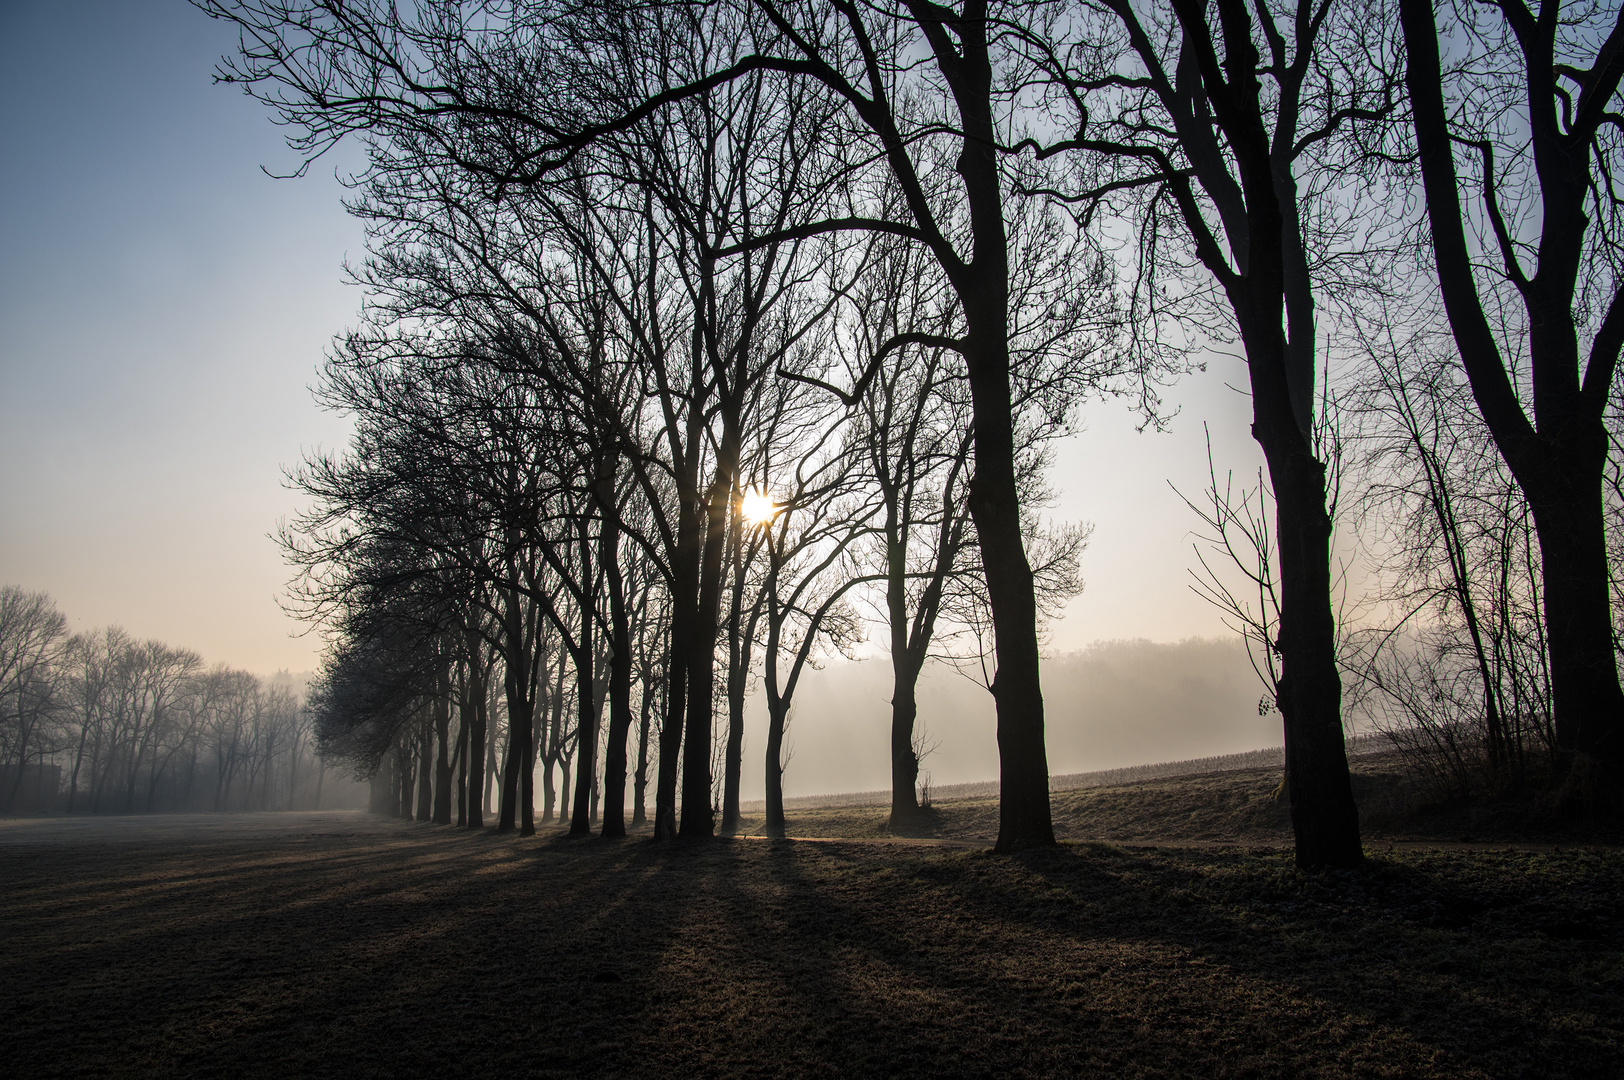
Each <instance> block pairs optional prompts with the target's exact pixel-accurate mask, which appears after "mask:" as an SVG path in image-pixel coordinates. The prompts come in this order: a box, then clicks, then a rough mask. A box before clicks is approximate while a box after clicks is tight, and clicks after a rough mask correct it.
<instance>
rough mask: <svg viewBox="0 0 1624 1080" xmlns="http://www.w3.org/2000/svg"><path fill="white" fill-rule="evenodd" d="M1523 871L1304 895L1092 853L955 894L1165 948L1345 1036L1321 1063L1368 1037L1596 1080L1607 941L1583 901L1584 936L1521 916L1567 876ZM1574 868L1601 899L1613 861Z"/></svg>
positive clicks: (1415, 864) (1282, 864)
mask: <svg viewBox="0 0 1624 1080" xmlns="http://www.w3.org/2000/svg"><path fill="white" fill-rule="evenodd" d="M1440 858H1441V859H1442V863H1440ZM1529 858H1530V857H1528V856H1520V855H1512V854H1504V855H1502V854H1497V853H1472V854H1471V855H1469V856H1464V857H1461V856H1455V857H1450V856H1443V857H1439V856H1420V855H1417V856H1409V857H1406V858H1404V859H1401V860H1391V859H1390V860H1382V859H1377V860H1373V862H1372V864H1371V866H1370V867H1369V868H1368V869H1367V870H1365V871H1360V872H1356V873H1345V874H1340V875H1338V874H1325V875H1319V876H1317V877H1311V876H1306V875H1302V874H1299V873H1298V872H1297V871H1296V870H1295V869H1294V868H1293V867H1292V866H1291V864H1290V857H1289V855H1285V854H1280V853H1273V852H1267V853H1264V852H1257V853H1251V854H1248V853H1245V852H1239V851H1226V852H1213V851H1203V852H1200V853H1192V852H1176V851H1161V852H1155V853H1151V852H1123V851H1120V850H1116V849H1112V848H1109V847H1104V846H1096V847H1093V848H1091V849H1084V850H1082V851H1080V852H1067V851H1058V852H1032V853H1028V854H1026V855H1023V856H1020V857H1018V858H1017V859H1015V860H1011V862H1010V864H1009V865H1008V871H1007V874H1006V875H1003V876H1005V877H1007V878H1008V879H1009V880H1008V883H1007V884H1005V885H1003V887H1002V888H996V887H988V886H987V885H986V884H985V883H983V884H982V885H981V886H980V887H977V886H975V885H971V886H969V887H967V888H966V889H965V892H966V894H967V899H969V900H970V901H971V902H973V903H975V904H976V905H977V906H978V908H979V909H980V910H981V911H983V912H984V914H985V916H986V917H988V918H996V917H1002V918H1006V919H1012V920H1017V921H1020V922H1022V923H1024V924H1025V925H1027V926H1030V927H1033V928H1034V929H1039V930H1049V931H1051V932H1054V933H1058V934H1063V935H1077V934H1090V933H1100V932H1106V933H1109V934H1110V935H1111V936H1113V937H1115V938H1117V939H1118V940H1123V941H1137V942H1143V943H1147V944H1155V945H1161V946H1171V947H1173V948H1174V949H1176V950H1179V951H1181V952H1183V953H1185V954H1187V955H1188V956H1190V957H1193V958H1197V959H1200V960H1202V961H1203V962H1205V963H1206V964H1209V965H1218V966H1220V967H1221V968H1222V969H1223V970H1225V971H1227V972H1229V973H1231V974H1233V975H1234V976H1237V977H1240V978H1249V979H1256V980H1263V981H1267V982H1269V983H1271V984H1273V985H1275V986H1277V987H1279V988H1281V989H1283V990H1284V991H1286V992H1287V993H1288V994H1289V995H1290V996H1292V997H1295V998H1297V999H1300V1000H1304V1001H1318V1002H1324V1003H1325V1004H1326V1005H1327V1006H1329V1008H1330V1009H1331V1010H1332V1011H1333V1012H1335V1013H1337V1014H1340V1015H1341V1016H1343V1017H1345V1018H1346V1025H1345V1026H1346V1027H1347V1030H1345V1031H1335V1032H1330V1033H1328V1034H1331V1035H1333V1036H1335V1038H1336V1041H1337V1044H1338V1045H1336V1046H1327V1047H1326V1050H1327V1051H1333V1050H1334V1051H1336V1052H1339V1053H1342V1054H1344V1055H1346V1054H1349V1053H1354V1052H1356V1050H1357V1043H1358V1042H1359V1041H1360V1040H1361V1038H1363V1036H1361V1035H1360V1034H1359V1033H1360V1032H1361V1031H1369V1030H1375V1029H1382V1028H1385V1029H1387V1030H1389V1031H1392V1032H1396V1033H1401V1034H1403V1035H1404V1036H1407V1037H1408V1038H1409V1039H1411V1040H1414V1041H1415V1042H1416V1043H1418V1044H1421V1045H1423V1046H1427V1047H1433V1048H1436V1049H1438V1050H1440V1051H1443V1052H1445V1053H1446V1054H1447V1055H1448V1058H1447V1059H1445V1061H1447V1060H1449V1059H1453V1067H1456V1068H1461V1067H1464V1068H1467V1069H1473V1068H1477V1069H1484V1070H1487V1071H1489V1072H1491V1073H1495V1074H1501V1073H1505V1072H1508V1071H1510V1072H1518V1071H1521V1070H1522V1069H1524V1068H1532V1069H1534V1070H1535V1071H1537V1072H1538V1073H1539V1074H1541V1075H1546V1076H1558V1075H1575V1076H1581V1075H1606V1074H1607V1073H1608V1071H1609V1070H1610V1069H1611V1068H1613V1067H1615V1066H1616V1054H1617V1046H1618V1041H1619V1038H1620V1035H1621V1034H1624V1024H1621V1023H1620V1011H1619V1007H1618V1006H1619V999H1618V997H1617V994H1616V992H1612V991H1604V992H1603V993H1601V994H1597V993H1594V992H1593V991H1594V990H1596V989H1598V987H1594V986H1586V985H1585V983H1586V982H1587V980H1588V979H1591V978H1594V977H1595V976H1596V975H1597V974H1598V973H1603V972H1607V971H1609V970H1610V971H1611V972H1612V975H1613V978H1614V981H1615V983H1616V982H1617V976H1619V975H1621V974H1624V970H1620V962H1621V958H1624V954H1621V953H1620V951H1619V949H1618V940H1617V924H1616V922H1614V923H1613V924H1611V927H1610V928H1609V925H1608V923H1607V922H1606V919H1605V917H1603V916H1601V915H1598V911H1597V905H1596V904H1590V905H1588V907H1587V906H1586V905H1585V904H1584V903H1583V902H1582V900H1581V902H1579V903H1578V904H1577V905H1575V904H1573V903H1569V904H1568V905H1567V906H1568V907H1570V908H1571V907H1574V906H1578V907H1579V908H1580V909H1581V910H1584V911H1588V914H1587V916H1586V917H1587V918H1588V919H1589V921H1588V922H1581V923H1578V924H1573V923H1563V922H1562V921H1561V920H1560V919H1557V920H1554V921H1553V920H1552V919H1550V918H1548V917H1546V916H1544V915H1541V914H1540V911H1541V910H1542V909H1546V908H1548V907H1549V904H1548V902H1546V901H1544V900H1543V899H1542V898H1539V897H1534V898H1533V899H1534V903H1533V910H1532V914H1531V913H1530V911H1529V910H1528V905H1527V903H1526V901H1528V900H1529V899H1530V894H1531V893H1534V892H1538V891H1541V890H1542V889H1543V888H1545V887H1546V886H1552V885H1558V884H1561V885H1563V886H1566V887H1569V888H1570V891H1571V888H1572V887H1573V886H1574V885H1575V882H1574V881H1573V877H1574V875H1575V872H1576V871H1579V870H1580V868H1579V867H1578V866H1576V865H1572V864H1571V863H1570V864H1569V865H1565V866H1563V867H1561V868H1557V869H1556V870H1555V872H1554V873H1546V874H1544V875H1543V879H1541V880H1530V879H1528V878H1527V877H1526V876H1525V872H1526V871H1527V868H1528V860H1529ZM1535 858H1536V861H1537V857H1535ZM1574 858H1579V859H1581V861H1583V858H1588V859H1589V861H1590V863H1591V866H1590V869H1591V870H1592V871H1594V872H1595V875H1596V878H1597V880H1595V881H1591V882H1589V883H1588V884H1585V883H1580V886H1579V887H1578V889H1577V892H1578V893H1581V894H1584V893H1588V894H1590V895H1592V896H1596V897H1606V896H1611V897H1614V898H1615V899H1616V897H1617V896H1618V895H1619V888H1618V886H1619V884H1620V883H1621V882H1620V877H1621V875H1620V873H1619V869H1620V865H1621V861H1620V860H1619V858H1618V857H1617V856H1613V857H1612V858H1611V862H1610V863H1609V862H1608V861H1607V857H1602V856H1595V857H1579V856H1575V857H1574ZM1598 860H1599V861H1598ZM1579 876H1583V875H1582V873H1581V874H1580V875H1579ZM1535 877H1536V878H1540V875H1538V874H1536V875H1535ZM1012 893H1017V894H1024V896H1021V897H1015V896H1012V895H1011V894H1012ZM1614 911H1615V913H1616V906H1615V908H1614ZM1541 918H1544V919H1545V922H1544V925H1545V926H1546V927H1547V928H1548V929H1553V930H1554V931H1556V932H1557V933H1559V934H1560V932H1562V931H1563V929H1564V928H1567V929H1569V930H1573V929H1575V928H1576V929H1577V930H1578V932H1580V933H1583V934H1587V935H1589V936H1591V937H1592V938H1593V940H1590V941H1588V942H1584V943H1575V942H1571V941H1561V940H1552V939H1551V937H1550V935H1549V934H1547V933H1545V932H1544V931H1542V930H1540V929H1539V926H1540V922H1539V920H1540V919H1541ZM1603 989H1604V988H1603ZM1443 1064H1444V1062H1443V1061H1440V1062H1438V1063H1437V1065H1438V1066H1442V1065H1443Z"/></svg>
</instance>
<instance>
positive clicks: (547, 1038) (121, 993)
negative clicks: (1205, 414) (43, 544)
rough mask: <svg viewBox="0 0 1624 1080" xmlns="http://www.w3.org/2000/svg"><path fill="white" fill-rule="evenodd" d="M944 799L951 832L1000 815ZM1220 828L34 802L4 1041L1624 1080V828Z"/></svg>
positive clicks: (692, 1072)
mask: <svg viewBox="0 0 1624 1080" xmlns="http://www.w3.org/2000/svg"><path fill="white" fill-rule="evenodd" d="M1240 781H1241V782H1243V783H1244V782H1246V781H1245V778H1240ZM1260 782H1262V781H1260ZM1154 783H1164V782H1161V781H1158V782H1154ZM1226 783H1229V782H1221V781H1218V780H1214V781H1212V782H1211V783H1210V784H1209V785H1207V787H1206V788H1200V787H1197V788H1189V787H1186V788H1184V789H1182V790H1186V791H1188V790H1200V791H1202V792H1203V794H1202V799H1204V800H1207V801H1210V800H1212V799H1214V798H1217V797H1218V795H1219V794H1220V792H1221V790H1227V789H1226V788H1225V784H1226ZM1229 786H1230V787H1231V788H1232V787H1233V784H1232V783H1230V784H1229ZM1127 788H1128V789H1132V790H1126V789H1125V790H1124V791H1123V792H1121V793H1119V796H1118V798H1117V803H1118V804H1120V805H1118V806H1117V807H1116V811H1117V812H1115V813H1113V812H1112V811H1111V808H1110V805H1109V801H1110V797H1109V796H1108V795H1104V796H1102V795H1100V794H1099V791H1098V790H1096V791H1091V792H1080V793H1077V794H1078V795H1079V796H1082V795H1088V796H1089V797H1090V798H1091V799H1093V800H1095V804H1094V806H1093V811H1094V813H1095V814H1096V816H1097V817H1099V818H1100V819H1101V820H1102V821H1105V822H1106V823H1107V824H1109V823H1112V822H1116V823H1118V824H1120V822H1121V821H1134V820H1137V821H1139V822H1140V825H1139V827H1140V828H1141V829H1142V831H1146V832H1150V831H1154V830H1152V829H1151V828H1150V825H1149V824H1148V821H1149V819H1148V818H1146V817H1145V816H1144V812H1143V811H1144V807H1145V805H1147V804H1154V803H1160V804H1164V805H1166V804H1169V801H1170V800H1171V807H1170V814H1171V816H1170V820H1172V821H1173V822H1174V823H1178V822H1180V821H1183V822H1186V823H1188V814H1187V813H1186V810H1185V807H1184V806H1183V805H1182V804H1181V803H1179V802H1178V797H1177V796H1176V795H1170V794H1168V792H1167V791H1165V790H1163V789H1157V788H1154V787H1150V786H1147V785H1128V786H1127ZM1247 790H1250V788H1248V789H1247ZM1158 791H1160V792H1161V794H1157V792H1158ZM1231 794H1232V795H1233V794H1234V793H1233V791H1232V792H1231ZM1267 794H1268V792H1267V790H1266V789H1265V790H1263V792H1262V796H1260V797H1266V796H1267ZM1101 799H1104V800H1105V803H1101V802H1100V801H1099V800H1101ZM1247 801H1248V799H1247V798H1243V797H1242V796H1240V795H1234V798H1233V799H1232V800H1231V802H1232V803H1235V804H1236V805H1244V804H1246V803H1247ZM1056 804H1057V813H1059V814H1060V816H1061V817H1062V818H1063V821H1062V824H1063V831H1066V832H1072V833H1075V832H1077V831H1079V829H1078V828H1077V827H1076V822H1075V820H1074V819H1073V818H1072V817H1071V816H1068V815H1070V813H1071V811H1070V810H1067V809H1066V807H1067V806H1069V805H1070V804H1069V803H1067V802H1065V801H1064V800H1063V799H1062V798H1061V797H1058V796H1057V799H1056ZM937 809H938V811H939V814H938V819H937V824H936V826H935V831H937V832H939V833H944V832H945V833H950V832H953V831H954V827H953V822H954V821H956V820H960V819H962V821H979V820H980V819H981V816H984V811H983V810H981V809H977V808H975V807H959V808H956V809H955V808H954V807H952V806H941V807H938V808H937ZM959 811H963V812H962V813H960V812H959ZM1229 812H1230V813H1234V812H1238V811H1234V810H1233V809H1232V810H1231V811H1229ZM1215 813H1216V811H1215ZM847 816H848V817H851V818H853V820H856V819H858V818H861V819H862V820H865V821H867V820H870V819H872V818H873V817H874V814H873V811H872V809H869V810H865V811H863V812H862V813H861V814H855V813H850V814H848V815H847ZM830 820H838V814H836V813H834V812H830ZM944 823H945V824H944ZM817 824H819V822H818V821H816V820H805V821H801V822H799V825H801V826H802V828H800V829H797V828H795V827H794V824H792V831H805V829H804V827H805V826H808V825H817ZM1164 824H1165V822H1164ZM1212 824H1213V823H1212V822H1211V821H1208V822H1207V825H1212ZM1113 827H1114V826H1113ZM1203 827H1205V826H1202V825H1201V823H1200V822H1196V823H1195V824H1193V825H1191V826H1190V830H1191V831H1200V829H1201V828H1203ZM852 831H857V830H856V828H855V826H854V827H853V830H852ZM959 831H961V832H973V831H974V830H973V829H969V828H965V829H961V830H959ZM1208 831H1216V826H1213V828H1210V829H1208ZM1141 839H1143V840H1146V841H1149V840H1155V839H1157V838H1156V837H1150V836H1146V837H1143V838H1141ZM1215 839H1222V838H1221V837H1219V838H1208V839H1207V844H1206V846H1186V845H1180V844H1179V843H1177V842H1176V838H1173V839H1172V840H1170V839H1169V838H1168V837H1167V836H1165V835H1164V836H1162V837H1161V838H1160V843H1161V845H1163V846H1136V845H1135V844H1131V843H1126V842H1122V843H1115V844H1113V843H1099V842H1087V841H1084V842H1075V843H1070V844H1067V845H1064V846H1062V847H1061V848H1060V849H1058V850H1048V851H1039V852H1029V853H1025V854H1022V855H1017V856H1014V857H1003V856H998V855H994V854H992V853H991V852H990V851H987V850H985V848H984V847H983V846H981V845H980V844H977V843H974V842H973V841H967V840H961V841H957V842H955V841H953V840H951V839H949V840H947V841H946V842H943V841H940V840H938V841H935V842H930V841H926V842H922V843H921V842H907V841H896V842H891V841H884V840H874V839H870V840H863V839H845V840H837V841H816V842H814V841H804V840H803V841H768V840H762V839H754V838H740V839H735V840H718V841H713V842H709V843H699V844H686V845H656V844H653V843H651V842H649V841H647V840H646V839H641V838H635V837H634V838H632V839H629V840H625V841H603V840H598V839H592V840H585V841H570V840H567V839H564V838H562V837H559V836H557V835H556V834H554V833H551V832H549V831H548V830H545V829H544V830H543V831H542V833H541V834H540V835H538V836H536V837H533V838H526V839H520V838H518V837H515V836H513V835H511V834H506V835H500V834H497V833H495V832H494V831H492V830H486V831H485V832H483V833H480V834H470V833H468V832H466V831H459V830H456V829H451V828H445V827H436V826H431V825H424V824H416V823H410V822H399V821H390V820H384V819H380V818H376V817H372V816H369V815H366V814H362V813H310V814H269V815H240V816H231V817H202V816H200V817H189V818H183V817H161V818H115V819H100V820H93V819H84V818H80V819H61V818H56V819H33V820H16V819H13V820H9V821H5V822H0V928H3V934H4V941H5V948H4V950H3V953H0V1016H3V1017H4V1018H5V1019H4V1021H3V1024H4V1026H3V1028H0V1032H3V1036H0V1061H3V1062H4V1069H5V1072H6V1074H7V1075H11V1076H18V1077H37V1076H221V1075H228V1076H232V1077H253V1076H297V1075H316V1076H335V1077H340V1076H341V1077H363V1076H425V1077H451V1076H463V1075H486V1076H496V1075H542V1076H578V1075H588V1074H591V1075H605V1076H651V1077H664V1076H764V1077H765V1076H832V1077H833V1076H839V1077H847V1076H893V1075H900V1076H922V1077H923V1076H930V1077H937V1076H989V1077H990V1076H1000V1077H1002V1076H1010V1075H1014V1076H1021V1075H1025V1076H1074V1075H1075V1076H1090V1075H1103V1074H1109V1075H1112V1076H1177V1075H1189V1076H1292V1077H1295V1076H1422V1075H1425V1076H1530V1077H1561V1076H1596V1077H1602V1076H1617V1075H1619V1073H1620V1063H1621V1062H1624V907H1621V904H1624V853H1621V852H1620V850H1619V849H1618V848H1616V847H1614V846H1611V845H1606V844H1586V845H1580V846H1574V845H1573V844H1571V843H1570V844H1568V845H1565V846H1562V847H1560V848H1558V847H1556V846H1554V845H1552V844H1550V843H1543V844H1535V843H1525V844H1522V845H1521V846H1515V847H1513V846H1506V845H1497V846H1492V847H1487V846H1483V845H1479V846H1476V847H1472V846H1470V845H1465V844H1462V843H1460V842H1459V839H1460V838H1458V837H1456V838H1454V842H1452V843H1449V844H1437V843H1432V842H1410V843H1404V842H1399V841H1394V842H1391V843H1389V842H1387V841H1380V842H1373V843H1372V844H1370V845H1369V850H1370V851H1371V856H1372V857H1371V859H1370V862H1369V865H1368V867H1367V868H1366V869H1364V870H1361V871H1357V872H1349V873H1341V874H1320V875H1304V874H1302V873H1300V872H1298V871H1297V870H1296V869H1295V868H1294V867H1293V865H1292V862H1291V856H1290V852H1289V850H1288V849H1286V848H1284V847H1281V846H1279V845H1278V844H1271V843H1269V842H1267V839H1266V838H1265V839H1264V840H1256V839H1254V840H1247V841H1242V842H1238V843H1233V844H1226V843H1216V842H1214V840H1215ZM1169 845H1171V846H1169Z"/></svg>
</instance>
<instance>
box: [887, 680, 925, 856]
mask: <svg viewBox="0 0 1624 1080" xmlns="http://www.w3.org/2000/svg"><path fill="white" fill-rule="evenodd" d="M891 670H892V673H893V675H894V678H895V683H894V686H893V689H892V693H891V824H890V830H891V831H892V832H894V833H899V832H907V831H908V830H909V829H910V828H912V827H914V826H915V825H916V824H917V823H918V821H919V789H918V787H917V785H918V783H919V758H918V757H917V756H916V755H915V754H914V748H913V737H914V722H915V720H916V719H917V718H918V716H919V704H918V698H917V688H918V682H919V669H918V668H917V667H915V666H914V665H913V663H912V658H911V657H909V656H907V655H906V654H904V655H902V656H898V655H896V653H895V652H893V653H892V656H891Z"/></svg>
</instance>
